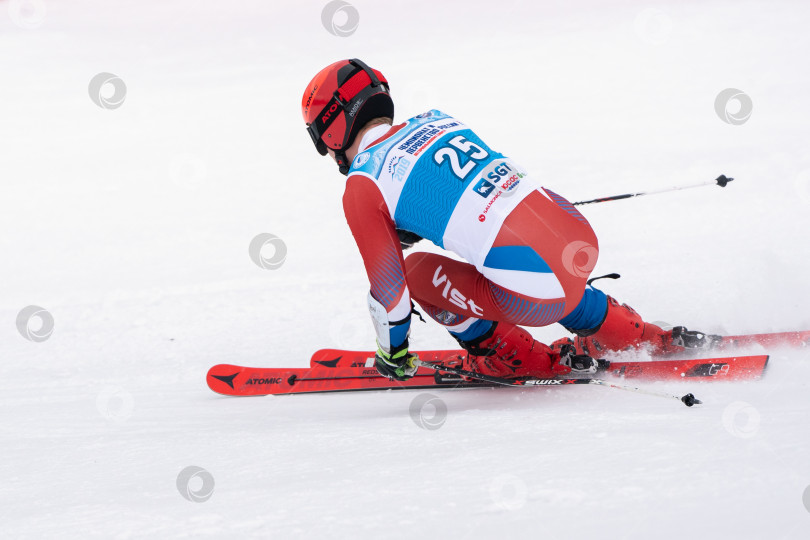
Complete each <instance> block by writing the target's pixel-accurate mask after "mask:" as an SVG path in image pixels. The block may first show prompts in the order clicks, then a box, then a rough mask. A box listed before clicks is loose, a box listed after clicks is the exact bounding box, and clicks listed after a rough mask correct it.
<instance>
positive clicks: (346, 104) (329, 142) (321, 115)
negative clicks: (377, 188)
mask: <svg viewBox="0 0 810 540" xmlns="http://www.w3.org/2000/svg"><path fill="white" fill-rule="evenodd" d="M301 112H302V114H303V115H304V122H306V124H307V131H308V132H309V136H310V137H311V138H312V142H313V143H314V144H315V148H317V149H318V152H319V153H320V154H321V155H322V156H325V155H326V150H327V148H331V149H332V150H333V151H334V152H335V157H336V158H337V162H338V167H339V168H340V172H341V173H342V174H346V173H348V172H349V163H348V160H347V159H346V149H347V148H348V147H349V146H351V145H352V143H353V142H354V139H355V137H357V133H358V132H359V131H360V129H361V128H362V127H363V126H364V125H366V124H367V123H368V121H369V120H371V119H373V118H381V117H387V118H393V117H394V102H393V101H392V100H391V94H390V93H389V90H388V81H387V80H386V79H385V77H384V76H383V74H382V73H380V72H379V71H377V70H375V69H371V68H370V67H368V66H367V65H366V64H365V63H363V62H361V61H360V60H358V59H356V58H352V59H351V60H341V61H339V62H335V63H334V64H332V65H330V66H327V67H325V68H323V69H322V70H321V71H320V72H319V73H318V74H317V75H315V77H314V78H313V79H312V81H310V83H309V85H308V86H307V89H306V91H305V92H304V97H303V98H302V99H301Z"/></svg>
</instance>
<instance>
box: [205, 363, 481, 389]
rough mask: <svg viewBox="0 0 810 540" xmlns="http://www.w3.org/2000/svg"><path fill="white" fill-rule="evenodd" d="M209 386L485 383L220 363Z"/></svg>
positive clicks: (360, 386) (404, 386) (405, 386)
mask: <svg viewBox="0 0 810 540" xmlns="http://www.w3.org/2000/svg"><path fill="white" fill-rule="evenodd" d="M206 380H207V382H208V387H209V388H211V390H213V391H214V392H217V393H219V394H224V395H228V396H265V395H269V394H305V393H312V392H346V391H358V390H388V389H392V390H401V389H420V388H463V387H482V386H484V387H487V386H492V385H489V384H486V383H479V382H468V381H463V380H462V379H461V378H460V377H458V376H455V375H446V376H445V375H434V372H433V371H431V370H427V369H423V370H420V372H419V373H417V375H416V376H415V377H413V378H412V379H409V380H407V381H402V382H400V381H390V380H388V379H386V378H385V377H381V376H380V374H379V373H377V370H376V369H374V368H371V369H368V368H337V369H331V368H324V367H321V368H252V367H244V366H234V365H231V364H219V365H216V366H214V367H212V368H211V369H209V370H208V375H207V377H206Z"/></svg>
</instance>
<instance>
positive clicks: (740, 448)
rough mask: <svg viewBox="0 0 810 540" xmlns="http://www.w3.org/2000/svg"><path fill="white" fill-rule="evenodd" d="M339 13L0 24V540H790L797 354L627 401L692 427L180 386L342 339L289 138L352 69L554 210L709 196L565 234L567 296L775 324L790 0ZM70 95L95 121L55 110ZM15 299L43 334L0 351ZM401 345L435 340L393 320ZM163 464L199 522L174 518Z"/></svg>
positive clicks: (796, 506) (257, 6)
mask: <svg viewBox="0 0 810 540" xmlns="http://www.w3.org/2000/svg"><path fill="white" fill-rule="evenodd" d="M353 4H354V7H355V8H356V10H357V13H358V14H359V25H358V27H357V29H356V31H355V32H354V33H352V34H351V35H349V36H346V37H339V36H336V35H333V34H331V33H330V32H328V31H327V29H326V28H325V27H324V26H323V24H322V20H321V19H322V10H323V9H324V7H325V5H326V2H320V1H318V2H313V1H306V2H303V1H300V2H293V1H273V2H267V1H260V0H240V1H239V2H200V1H192V0H164V1H161V2H157V1H153V2H136V1H134V0H116V1H102V0H63V1H60V2H53V1H46V2H44V3H43V2H42V1H41V0H23V1H22V3H21V2H20V1H19V0H15V1H13V2H11V1H10V0H2V1H0V83H1V84H0V253H1V254H2V256H0V535H2V537H3V538H43V537H44V538H144V537H152V538H184V537H220V538H229V537H236V536H245V537H279V538H288V537H335V538H348V537H352V538H355V537H361V538H365V537H378V536H390V537H395V538H406V537H407V538H410V537H415V536H419V537H426V538H431V537H440V536H445V537H446V536H448V535H453V536H464V537H473V538H486V537H492V536H496V535H498V536H508V537H526V538H529V537H531V538H538V537H539V538H594V537H606V538H646V537H650V536H654V537H657V538H684V537H688V538H765V537H767V538H797V539H799V538H808V537H810V508H806V506H808V507H810V492H808V495H806V496H805V501H807V502H806V503H803V493H805V490H806V488H808V486H810V462H808V460H807V455H808V448H809V447H810V429H809V428H808V425H810V398H809V397H808V389H809V388H810V383H808V380H810V358H808V355H807V352H806V351H800V352H795V351H794V352H790V351H774V355H773V356H772V365H771V371H770V374H769V376H768V378H767V379H766V380H763V381H761V382H758V383H751V384H716V385H694V384H691V385H654V386H656V387H657V388H660V389H666V390H670V391H673V392H677V393H683V392H685V391H693V392H694V393H695V394H696V395H698V396H699V397H700V398H702V399H703V400H704V402H705V405H703V406H701V407H695V408H692V409H687V408H686V407H683V406H680V405H678V404H677V403H674V402H672V403H670V402H667V401H665V400H659V399H656V398H651V397H647V396H639V395H633V394H627V393H622V392H619V391H615V390H609V389H604V388H590V387H576V388H573V387H572V388H563V389H528V390H515V391H510V390H511V389H509V390H501V391H495V390H467V391H457V392H441V393H439V392H436V395H437V396H438V398H439V400H440V403H439V402H434V404H435V405H437V406H439V407H440V408H441V406H442V405H443V406H445V407H446V409H447V414H446V418H445V422H444V423H443V424H442V425H441V427H440V428H439V429H423V428H420V427H419V426H418V425H417V422H415V421H414V420H413V419H412V417H411V414H410V411H409V408H410V406H411V404H412V402H413V401H414V400H415V399H416V398H418V397H419V396H420V395H421V394H422V392H419V391H408V392H391V393H385V392H382V393H365V394H356V395H321V396H292V397H284V398H254V399H226V398H222V397H220V396H216V395H214V394H212V393H211V392H210V391H209V390H208V389H207V387H206V385H205V380H204V376H205V372H206V370H207V369H208V367H210V366H211V365H212V364H215V363H222V362H229V363H239V364H248V365H249V364H256V365H267V366H285V365H288V366H303V365H306V363H307V361H308V358H309V355H310V354H311V352H312V351H313V350H315V349H317V348H322V347H351V348H369V347H370V346H371V345H372V344H373V330H372V328H371V324H370V322H369V321H368V316H367V312H366V307H365V292H366V290H367V286H368V285H367V280H366V277H365V274H364V271H363V268H362V262H361V260H360V257H359V256H358V255H357V253H356V250H355V248H354V245H353V240H352V238H351V235H350V233H349V231H348V228H347V226H346V225H345V221H344V219H343V216H342V209H341V205H340V203H339V200H340V195H341V193H342V180H341V178H342V177H340V176H339V174H338V173H337V171H336V170H335V166H334V164H332V163H330V162H329V161H328V160H326V159H319V156H318V155H317V153H315V152H314V151H313V149H312V146H311V143H310V142H309V140H308V137H307V136H306V134H305V133H304V130H303V126H302V123H301V120H300V114H299V103H300V96H301V92H302V91H303V88H304V86H305V85H306V83H307V81H308V80H309V79H310V77H311V76H312V75H313V74H314V73H315V72H316V71H317V70H319V69H320V68H321V67H323V66H324V65H326V64H327V63H330V62H332V61H334V60H336V59H339V58H345V57H352V56H357V57H360V58H363V59H364V60H366V61H367V62H368V63H370V64H372V65H374V66H375V67H379V68H380V69H381V70H382V71H383V72H384V73H385V74H386V76H387V77H388V79H389V80H390V82H391V86H392V91H393V93H394V96H395V98H396V102H397V108H398V109H397V117H398V119H404V118H407V117H409V116H412V115H414V114H417V113H419V112H422V111H424V110H426V109H429V108H433V107H435V108H439V109H441V110H444V111H446V112H448V113H450V114H453V115H455V116H457V117H459V118H461V119H463V120H464V121H465V122H466V123H468V124H469V125H471V126H473V127H474V128H475V129H476V130H477V131H478V132H479V133H480V134H481V135H482V137H484V139H485V140H487V141H488V142H489V143H490V144H491V145H492V146H493V147H494V148H496V149H498V150H500V151H502V152H504V153H506V154H507V155H510V156H511V157H513V158H515V159H516V160H518V161H519V162H521V163H522V164H523V165H524V166H526V167H527V168H528V169H529V170H530V171H532V172H533V173H534V174H536V175H538V176H539V177H541V178H543V181H544V183H545V184H546V185H547V186H548V187H550V188H552V189H554V190H555V191H557V192H559V193H561V194H563V195H565V196H567V197H568V198H570V199H571V200H581V199H583V198H592V197H598V196H604V195H610V194H614V193H623V192H628V191H634V190H648V189H658V188H664V187H668V186H673V185H678V184H684V183H686V184H688V183H695V182H699V181H702V180H711V179H713V178H715V177H716V176H717V175H719V174H721V173H725V174H727V175H729V176H734V177H736V178H737V180H736V181H735V182H734V183H733V184H732V185H730V186H729V187H727V188H725V189H720V188H701V189H699V190H692V191H684V192H676V193H670V194H666V195H657V196H651V197H646V198H639V199H635V200H630V201H620V202H615V203H608V204H603V205H594V206H591V207H585V208H584V209H583V210H584V212H585V214H586V216H587V217H588V219H589V220H590V221H591V223H592V225H593V226H594V228H595V229H596V231H597V234H598V235H599V238H600V248H601V253H600V255H601V257H600V261H599V264H598V266H597V268H596V271H595V274H596V275H599V274H603V273H608V272H619V273H621V274H622V275H623V277H622V279H621V280H619V281H615V282H609V283H605V282H602V283H604V285H603V288H604V289H605V290H606V291H608V292H609V293H610V294H613V295H614V296H616V297H618V298H620V299H622V300H623V301H627V302H628V303H630V304H631V305H633V306H634V307H636V308H637V309H638V310H639V311H640V312H641V313H643V314H644V315H645V316H646V317H647V318H648V319H652V320H656V319H662V320H667V321H670V322H673V323H678V324H686V325H688V326H690V327H694V328H700V329H702V330H705V331H711V332H724V333H742V332H749V331H770V330H791V329H800V328H809V327H810V314H808V311H807V300H808V298H810V284H808V280H807V279H806V274H807V273H808V270H810V247H808V242H807V240H806V239H805V232H806V231H807V230H808V229H810V150H808V140H810V137H809V136H808V135H810V133H809V131H810V128H808V124H809V123H810V122H808V120H810V102H808V100H807V95H808V94H810V77H808V75H807V70H806V69H804V68H801V66H802V65H804V63H805V61H804V57H805V56H806V55H807V52H808V50H810V36H809V35H808V34H807V31H806V29H807V27H808V26H809V25H810V6H808V4H807V3H806V2H762V1H760V2H756V1H751V2H731V1H728V2H720V1H707V2H672V3H669V4H667V3H660V4H651V3H646V2H636V1H629V0H627V1H615V2H595V1H587V2H586V1H581V2H545V1H544V2H529V1H522V0H507V1H505V2H501V3H498V4H495V3H492V2H483V1H480V0H475V1H467V2H442V3H439V2H427V1H423V0H412V1H409V2H401V1H398V2H382V1H362V2H361V1H359V0H358V1H356V2H353ZM351 17H352V15H351V13H349V12H347V11H344V12H343V13H342V14H341V13H338V14H337V15H336V19H335V21H336V24H337V25H338V26H339V27H341V26H345V25H350V24H349V23H351V22H352V19H351ZM102 72H109V73H112V74H114V75H116V76H118V77H120V78H121V79H122V80H123V81H124V82H125V84H126V97H125V101H124V102H123V104H122V105H121V106H120V107H118V108H115V109H112V110H105V109H103V108H101V107H99V106H97V105H96V104H95V103H94V102H93V101H92V100H91V99H90V96H89V94H88V85H89V83H90V81H91V79H93V77H94V76H95V75H96V74H98V73H102ZM726 88H738V89H740V90H742V91H743V92H744V93H746V94H747V95H748V96H750V98H751V100H752V103H753V113H752V114H751V116H750V118H749V119H748V121H746V122H745V123H743V124H742V125H731V124H728V123H725V122H723V121H722V120H721V119H720V118H719V117H718V115H717V114H716V112H715V109H714V102H715V97H716V96H717V95H718V94H719V93H720V92H721V91H722V90H724V89H726ZM105 92H106V90H105ZM105 95H106V96H107V97H109V95H108V94H105ZM733 107H734V106H733V104H732V105H730V108H729V111H730V112H731V113H734V112H735V110H734V108H733ZM259 233H271V234H274V235H277V236H278V237H280V238H281V239H282V240H283V241H284V243H285V244H286V246H287V250H288V254H287V258H286V260H285V261H284V264H283V265H282V266H281V267H280V268H278V269H275V270H263V269H261V268H259V267H257V266H256V265H255V264H254V263H253V262H252V261H251V259H250V257H249V255H248V246H249V244H250V242H251V240H252V239H253V238H254V237H255V236H256V235H258V234H259ZM419 249H427V248H426V247H424V246H420V248H419ZM29 305H37V306H42V307H43V308H45V309H46V310H47V311H48V313H50V314H51V315H52V317H53V320H54V331H53V334H52V335H51V336H50V338H49V339H47V340H45V341H41V342H32V341H28V340H26V339H23V337H21V335H20V333H19V332H18V329H17V326H16V318H17V316H18V313H19V312H20V311H21V310H22V309H23V308H25V307H26V306H29ZM31 328H32V329H33V330H34V331H36V330H37V328H36V324H34V326H32V327H31ZM535 335H536V336H537V337H538V338H540V339H543V340H552V339H555V338H557V337H559V336H562V335H564V331H563V330H562V329H560V328H558V327H549V328H542V329H537V330H536V331H535ZM412 343H413V346H414V348H428V347H431V348H437V347H446V346H449V345H452V342H451V341H449V339H448V338H447V336H446V335H445V334H444V332H443V331H442V330H441V329H440V328H437V326H436V325H434V324H426V325H422V324H421V323H419V324H416V325H415V327H414V332H413V339H412ZM424 412H425V414H426V415H427V417H430V416H431V407H428V408H427V409H426V410H425V411H424ZM189 466H198V467H201V468H203V469H205V471H207V474H210V478H212V479H213V481H214V486H215V487H214V490H213V494H212V495H211V497H210V499H208V500H206V501H204V502H201V503H193V502H189V501H188V500H186V499H185V498H183V497H182V496H181V494H180V493H179V492H178V487H177V483H178V475H180V474H181V471H183V470H184V469H186V468H187V467H189ZM203 476H205V474H203ZM201 478H202V477H197V478H195V479H193V480H191V481H190V486H191V489H192V491H199V490H201V489H203V488H205V485H203V483H202V479H201ZM181 483H182V478H181Z"/></svg>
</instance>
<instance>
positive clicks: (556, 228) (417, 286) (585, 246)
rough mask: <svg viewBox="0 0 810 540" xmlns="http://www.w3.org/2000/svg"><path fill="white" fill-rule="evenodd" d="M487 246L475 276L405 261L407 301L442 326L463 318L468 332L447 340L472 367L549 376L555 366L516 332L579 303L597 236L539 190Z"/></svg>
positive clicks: (462, 267) (466, 269)
mask: <svg viewBox="0 0 810 540" xmlns="http://www.w3.org/2000/svg"><path fill="white" fill-rule="evenodd" d="M491 242H492V243H491V245H490V247H489V249H488V251H487V252H486V255H485V256H484V257H483V261H482V263H481V267H480V268H481V271H480V272H479V271H478V269H476V267H474V266H473V265H471V264H467V263H463V262H459V261H456V260H453V259H450V258H448V257H443V256H440V255H435V254H428V253H414V254H412V255H411V256H409V257H408V258H407V259H406V260H405V267H406V274H407V281H408V285H409V288H410V291H411V295H412V297H413V298H414V300H416V301H417V302H419V304H420V305H422V306H423V307H425V306H432V308H433V310H438V311H443V312H445V313H439V317H440V318H442V317H444V318H454V317H456V316H458V317H464V318H465V323H466V324H469V325H470V326H469V327H468V328H464V329H463V332H464V335H463V336H461V335H460V332H458V331H455V332H454V331H452V330H451V333H452V334H453V335H454V337H456V339H457V340H458V341H459V343H460V344H461V345H462V346H463V347H464V348H465V349H466V350H468V351H469V352H471V355H470V356H471V357H472V358H473V361H475V359H476V358H485V359H486V360H487V363H489V364H493V362H494V361H495V360H497V361H498V362H500V363H502V364H504V365H505V366H506V369H510V370H512V373H513V374H517V369H523V368H526V369H527V370H529V369H531V370H534V373H532V374H543V375H547V374H549V373H552V372H553V371H554V370H555V369H557V368H560V366H559V361H560V359H559V358H558V357H555V355H554V353H553V352H552V351H551V349H550V348H549V347H548V346H546V345H544V344H542V343H539V342H536V341H535V340H534V339H533V338H532V336H531V334H530V333H529V332H528V331H527V330H525V329H523V328H521V327H520V326H517V325H518V324H523V325H527V326H546V325H549V324H552V323H554V322H557V321H559V320H560V319H562V318H563V317H564V316H566V315H568V314H570V313H571V312H572V311H573V310H574V308H575V307H576V306H577V305H578V304H580V303H581V302H580V301H581V299H582V297H583V292H584V290H585V283H586V280H587V278H588V276H589V274H590V271H591V270H592V269H593V267H594V265H595V264H596V259H597V256H598V247H597V246H598V243H597V240H596V235H595V234H594V233H593V230H592V229H591V227H590V225H589V224H588V222H587V221H586V220H585V218H584V217H582V215H581V214H580V213H579V212H578V211H577V210H576V209H575V208H574V207H573V206H572V205H571V204H570V203H569V202H568V201H566V200H565V199H563V198H562V197H560V196H558V195H556V194H554V193H552V192H550V191H548V190H544V191H543V192H540V191H535V192H533V193H531V194H530V195H529V196H528V197H526V198H525V199H524V200H523V201H522V202H521V203H520V204H519V205H518V206H517V207H516V208H515V209H514V210H513V211H512V212H511V213H510V214H509V215H508V216H507V217H506V218H505V220H504V222H503V224H502V226H501V227H500V229H499V231H498V233H497V234H496V235H495V238H494V239H493V240H492V241H491ZM426 311H428V313H430V312H431V309H426ZM447 313H449V314H451V315H447ZM470 318H474V319H478V320H483V321H492V323H490V324H487V323H475V324H473V323H472V322H470ZM434 319H437V317H436V316H434ZM437 320H439V319H437ZM439 322H441V321H439ZM456 324H461V323H460V322H458V321H456ZM459 330H460V329H459ZM568 360H569V361H570V358H569V359H568ZM482 361H483V360H482ZM488 367H490V368H491V369H495V368H494V367H492V366H488ZM479 369H481V366H479ZM560 369H561V370H562V371H566V370H567V368H560ZM587 369H588V371H590V370H591V366H589V367H588V368H587ZM527 374H529V373H527Z"/></svg>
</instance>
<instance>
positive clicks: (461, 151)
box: [343, 110, 606, 347]
mask: <svg viewBox="0 0 810 540" xmlns="http://www.w3.org/2000/svg"><path fill="white" fill-rule="evenodd" d="M343 205H344V210H345V213H346V219H347V221H348V223H349V226H350V228H351V231H352V234H353V235H354V237H355V240H356V242H357V246H358V247H359V249H360V253H361V255H362V257H363V262H364V264H365V267H366V271H367V272H368V277H369V281H370V282H371V295H372V296H373V297H374V299H375V300H376V301H377V302H379V303H380V304H381V305H382V306H383V307H384V308H385V310H386V312H387V315H388V321H389V323H390V325H391V326H390V327H389V330H388V331H389V332H390V334H389V336H387V337H388V338H389V340H383V341H389V342H390V345H391V346H392V347H395V346H398V345H399V344H402V343H403V342H404V341H405V339H406V338H407V335H408V330H409V325H410V313H411V298H413V299H414V300H415V301H416V302H417V303H418V304H419V305H420V306H421V307H422V308H423V309H424V310H425V311H426V312H427V313H428V314H429V315H430V316H431V317H432V318H433V319H434V320H436V321H437V322H439V323H440V324H442V325H444V326H445V327H447V329H448V330H449V331H450V332H451V333H453V334H454V335H455V336H457V337H460V338H462V339H465V338H469V337H470V336H472V335H473V334H475V333H480V332H477V330H476V322H478V321H481V322H486V323H487V325H489V324H490V323H489V321H506V322H510V323H514V324H522V325H527V326H546V325H549V324H552V323H555V322H558V321H560V322H562V323H563V324H564V325H565V326H566V327H568V328H571V329H577V328H591V327H595V326H597V325H598V323H599V322H600V321H601V318H602V317H603V316H604V309H606V303H605V302H604V295H603V294H602V293H600V292H598V291H594V290H593V289H591V288H587V289H586V280H587V279H588V276H589V275H590V273H591V271H592V270H593V268H594V265H595V264H596V260H597V257H598V253H599V252H598V243H597V239H596V235H595V234H594V232H593V230H592V229H591V227H590V225H589V224H588V222H587V220H586V219H585V218H584V217H583V216H582V214H580V213H579V212H578V211H577V210H576V208H574V206H572V205H571V203H569V202H568V201H567V200H565V199H564V198H563V197H561V196H559V195H557V194H556V193H554V192H552V191H551V190H549V189H547V188H543V187H541V186H539V185H538V184H537V183H536V182H535V181H534V180H533V179H532V178H531V177H530V176H529V175H528V174H527V173H526V172H525V171H524V170H523V169H521V168H520V167H519V166H518V165H517V164H516V163H514V162H513V161H512V160H510V159H509V158H507V157H505V156H504V155H503V154H500V153H498V152H496V151H494V150H492V149H491V148H489V147H488V146H487V145H486V144H485V143H484V142H483V141H482V140H481V139H480V138H479V137H478V136H477V135H476V134H475V133H474V132H473V131H472V130H471V129H469V128H468V127H467V126H465V125H464V124H462V123H461V122H459V121H458V120H456V119H454V118H452V117H450V116H448V115H446V114H444V113H441V112H439V111H437V110H431V111H429V112H426V113H424V114H420V115H418V116H416V117H414V118H411V119H409V120H408V121H406V122H405V123H403V124H400V125H397V126H393V127H391V126H389V125H380V126H376V127H374V128H372V129H370V130H369V131H368V132H366V134H365V135H364V137H363V139H362V141H361V143H360V147H359V152H358V154H357V156H355V158H354V161H353V162H352V165H351V169H350V170H349V173H348V180H347V183H346V191H345V193H344V196H343ZM397 229H400V230H405V231H410V232H413V233H416V234H418V235H419V236H421V237H423V238H425V239H427V240H430V241H431V242H433V243H434V244H435V245H437V246H439V247H441V248H444V249H445V250H448V251H450V252H453V253H455V254H456V255H458V257H448V256H444V255H439V254H435V253H425V252H416V253H413V254H411V255H410V256H409V257H408V258H407V259H404V258H403V254H402V249H401V246H400V241H399V237H398V235H397ZM459 258H461V259H463V261H461V260H459ZM464 261H466V262H464ZM586 290H587V291H588V292H589V294H584V293H585V292H586ZM592 297H593V298H592ZM603 303H604V306H603ZM572 312H573V313H572Z"/></svg>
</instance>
